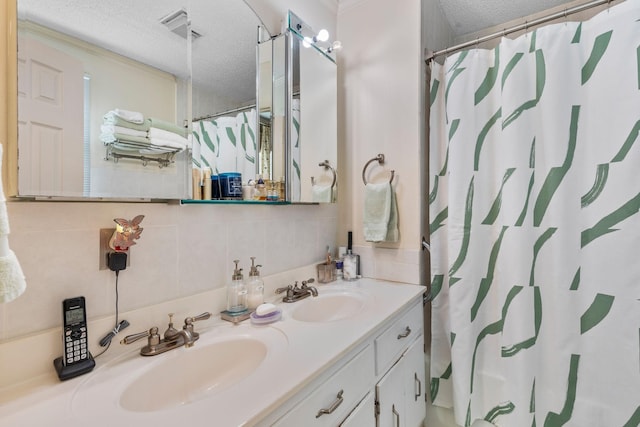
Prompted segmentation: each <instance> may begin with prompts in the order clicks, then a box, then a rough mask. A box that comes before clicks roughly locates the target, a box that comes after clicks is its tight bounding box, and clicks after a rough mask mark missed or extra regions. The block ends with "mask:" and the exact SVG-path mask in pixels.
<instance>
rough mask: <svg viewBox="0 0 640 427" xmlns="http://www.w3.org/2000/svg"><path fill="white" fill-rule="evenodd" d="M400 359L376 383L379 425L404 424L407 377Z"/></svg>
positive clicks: (397, 425) (393, 425) (394, 425)
mask: <svg viewBox="0 0 640 427" xmlns="http://www.w3.org/2000/svg"><path fill="white" fill-rule="evenodd" d="M402 367H403V364H402V359H400V360H399V361H398V362H397V363H396V364H395V365H393V367H392V368H391V369H389V371H388V372H387V373H386V374H385V376H384V377H382V379H381V380H380V381H379V382H378V384H376V399H377V402H378V411H379V413H378V424H377V425H378V427H400V426H403V425H404V424H403V423H404V414H403V413H404V403H403V401H404V390H405V378H404V375H403V372H402Z"/></svg>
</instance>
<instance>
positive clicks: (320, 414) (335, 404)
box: [316, 390, 344, 418]
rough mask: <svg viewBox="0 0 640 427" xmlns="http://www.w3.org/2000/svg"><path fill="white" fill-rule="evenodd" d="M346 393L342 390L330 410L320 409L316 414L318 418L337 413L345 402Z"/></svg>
mask: <svg viewBox="0 0 640 427" xmlns="http://www.w3.org/2000/svg"><path fill="white" fill-rule="evenodd" d="M343 392H344V390H340V391H339V392H338V395H337V396H336V400H335V402H333V403H332V404H331V406H329V409H320V410H319V411H318V413H317V414H316V418H320V417H321V416H323V415H324V414H331V413H332V412H333V411H335V410H336V409H338V406H340V405H341V404H342V401H343V400H344V399H343V398H342V393H343Z"/></svg>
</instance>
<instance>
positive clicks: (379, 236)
mask: <svg viewBox="0 0 640 427" xmlns="http://www.w3.org/2000/svg"><path fill="white" fill-rule="evenodd" d="M392 206H393V209H392ZM392 211H394V214H393V223H392V222H391V219H392ZM363 223H364V224H363V225H364V238H365V240H366V241H367V242H383V241H392V242H395V241H397V240H398V232H397V223H398V220H397V205H396V203H395V195H394V194H393V188H392V187H391V184H390V183H389V182H385V183H383V184H372V183H369V184H367V185H366V186H365V195H364V213H363ZM389 226H391V227H389ZM388 239H390V240H388Z"/></svg>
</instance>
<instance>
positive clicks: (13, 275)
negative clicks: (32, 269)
mask: <svg viewBox="0 0 640 427" xmlns="http://www.w3.org/2000/svg"><path fill="white" fill-rule="evenodd" d="M2 149H3V146H2V144H0V165H2ZM0 169H1V168H0ZM1 172H2V171H1V170H0V303H4V302H9V301H13V300H14V299H16V298H18V297H19V296H20V295H22V294H23V293H24V291H25V290H26V288H27V282H26V280H25V277H24V273H23V272H22V268H21V267H20V263H19V262H18V258H17V257H16V254H15V253H14V252H13V251H12V250H11V249H9V238H8V237H7V236H8V235H9V232H10V229H9V215H8V213H7V205H6V199H5V197H4V188H3V186H2V178H1V177H2V173H1Z"/></svg>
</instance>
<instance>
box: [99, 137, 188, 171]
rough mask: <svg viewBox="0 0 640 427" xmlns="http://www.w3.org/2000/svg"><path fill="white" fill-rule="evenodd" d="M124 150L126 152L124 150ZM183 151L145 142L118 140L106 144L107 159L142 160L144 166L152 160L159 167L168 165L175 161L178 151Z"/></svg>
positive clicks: (115, 160) (116, 160) (114, 160)
mask: <svg viewBox="0 0 640 427" xmlns="http://www.w3.org/2000/svg"><path fill="white" fill-rule="evenodd" d="M140 150H146V151H149V153H145V154H147V155H145V154H142V153H140ZM123 151H124V152H123ZM180 151H182V150H181V149H175V148H168V147H155V146H154V147H151V146H149V145H144V144H136V143H129V142H124V141H117V142H115V143H109V144H106V154H105V158H104V159H105V160H113V162H114V163H118V160H120V159H131V160H140V161H141V162H142V166H147V165H148V164H149V163H150V162H156V163H158V167H159V168H163V167H167V166H169V165H170V164H171V163H174V161H175V160H174V157H175V155H176V153H179V152H180Z"/></svg>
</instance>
